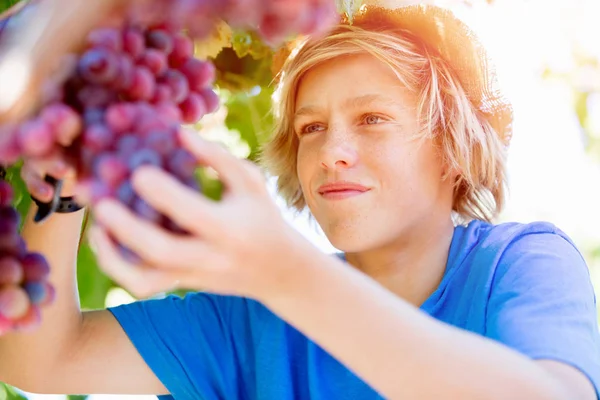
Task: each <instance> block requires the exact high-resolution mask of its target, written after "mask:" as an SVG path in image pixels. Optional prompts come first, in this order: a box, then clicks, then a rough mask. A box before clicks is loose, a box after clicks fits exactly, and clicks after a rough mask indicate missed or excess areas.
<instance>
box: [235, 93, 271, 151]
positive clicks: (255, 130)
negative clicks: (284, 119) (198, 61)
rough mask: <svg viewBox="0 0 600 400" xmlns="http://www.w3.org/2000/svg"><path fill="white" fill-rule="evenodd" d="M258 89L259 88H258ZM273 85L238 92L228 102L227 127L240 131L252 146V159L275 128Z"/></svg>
mask: <svg viewBox="0 0 600 400" xmlns="http://www.w3.org/2000/svg"><path fill="white" fill-rule="evenodd" d="M257 90H258V89H257ZM272 96H273V88H272V87H265V86H263V87H260V92H259V93H257V94H254V93H252V92H250V93H248V92H244V93H237V94H234V95H232V96H231V97H230V98H229V100H228V101H227V103H226V107H227V109H228V113H227V117H226V118H225V124H226V125H227V128H229V129H231V130H236V131H238V132H240V135H241V137H242V139H243V140H244V141H246V142H247V143H248V145H249V146H250V156H249V157H248V158H249V159H250V160H256V156H257V155H258V151H259V150H260V146H261V145H262V144H263V143H264V142H265V141H266V140H267V139H268V138H269V136H270V134H271V131H272V129H273V116H272V113H271V104H272V103H271V97H272Z"/></svg>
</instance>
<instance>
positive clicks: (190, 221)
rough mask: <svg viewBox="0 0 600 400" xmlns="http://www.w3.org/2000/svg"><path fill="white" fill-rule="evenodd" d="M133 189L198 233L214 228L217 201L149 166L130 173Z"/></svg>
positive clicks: (158, 209)
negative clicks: (131, 174)
mask: <svg viewBox="0 0 600 400" xmlns="http://www.w3.org/2000/svg"><path fill="white" fill-rule="evenodd" d="M132 184H133V187H134V189H135V192H136V193H137V194H138V195H139V196H140V197H141V198H142V199H144V200H145V201H146V202H147V203H148V204H150V205H151V206H152V207H153V208H154V209H155V210H157V211H158V212H160V213H162V214H163V215H165V216H166V217H168V218H170V219H171V220H172V221H173V222H175V223H176V224H177V225H179V226H180V227H182V228H183V229H185V230H187V231H189V232H190V233H192V234H196V235H199V236H202V237H206V236H207V235H208V234H209V232H214V227H215V226H216V225H218V220H217V218H216V217H215V216H216V214H217V204H216V203H215V202H214V201H212V200H210V199H208V198H206V197H205V196H204V195H202V194H201V193H198V192H197V191H194V190H192V189H190V188H189V187H187V186H186V185H184V184H183V183H181V182H179V181H178V180H177V179H176V178H175V177H173V176H172V175H170V174H167V173H166V172H164V171H162V170H160V169H158V168H153V167H140V168H138V169H137V170H136V171H135V172H134V173H133V176H132Z"/></svg>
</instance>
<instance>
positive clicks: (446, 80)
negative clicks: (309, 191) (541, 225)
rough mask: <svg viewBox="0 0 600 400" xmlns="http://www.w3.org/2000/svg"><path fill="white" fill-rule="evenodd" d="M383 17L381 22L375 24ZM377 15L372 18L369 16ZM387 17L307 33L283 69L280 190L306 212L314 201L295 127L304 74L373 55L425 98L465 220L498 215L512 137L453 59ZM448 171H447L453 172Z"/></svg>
mask: <svg viewBox="0 0 600 400" xmlns="http://www.w3.org/2000/svg"><path fill="white" fill-rule="evenodd" d="M373 20H376V21H378V23H376V24H373V23H372V21H373ZM369 21H371V23H369ZM380 22H381V18H380V17H379V18H373V19H368V18H366V17H365V18H364V19H363V20H360V19H358V20H355V21H354V22H353V24H351V25H350V24H348V23H342V24H340V25H339V26H337V27H336V28H335V29H333V30H332V31H331V32H330V33H329V34H328V35H327V36H326V37H322V38H318V39H313V40H307V41H306V42H304V43H302V44H301V47H299V48H298V51H297V53H296V54H295V55H293V56H290V57H288V59H287V60H286V62H285V64H284V65H283V68H282V70H281V72H280V82H279V87H278V90H277V94H278V96H279V99H278V101H277V102H276V104H275V109H274V113H275V117H276V125H275V129H274V135H273V138H272V139H271V140H270V141H269V142H268V143H266V145H265V147H264V148H263V152H262V156H261V162H262V164H263V165H264V166H265V167H266V168H267V170H268V172H270V173H271V174H272V175H274V176H276V177H277V189H278V192H279V194H280V195H281V196H282V197H283V198H284V199H285V201H286V202H287V204H288V205H289V206H290V207H292V208H295V209H296V210H298V211H302V210H304V208H305V207H306V202H305V199H304V196H303V193H302V190H301V187H300V182H299V180H298V176H297V172H296V163H297V151H298V138H297V136H296V135H295V134H294V128H293V120H292V118H293V115H294V112H295V107H296V104H295V97H296V93H297V90H298V87H299V84H300V81H301V79H302V77H303V76H304V75H305V74H306V73H307V72H308V71H309V70H310V69H311V68H313V67H315V66H317V65H320V64H322V63H324V62H326V61H328V60H332V59H334V58H338V57H343V56H350V55H359V54H370V55H371V56H373V57H376V58H377V59H378V60H380V61H381V62H383V63H385V64H386V65H388V66H389V67H390V68H391V69H392V70H393V71H394V73H395V74H396V76H397V77H398V80H399V81H400V82H401V83H402V84H403V85H404V86H405V87H406V88H407V89H408V90H409V91H410V92H411V93H414V94H415V95H416V97H417V99H418V109H417V111H418V115H419V116H420V122H421V123H420V126H421V129H420V132H417V134H419V135H421V137H422V138H430V139H433V140H434V141H435V143H436V144H437V145H438V146H439V148H440V150H441V154H442V155H443V160H444V162H445V163H446V165H447V166H448V169H447V170H448V173H447V174H448V175H450V174H452V173H455V175H456V179H455V183H454V195H453V210H454V212H455V213H456V216H458V218H459V221H460V222H468V221H469V220H472V219H479V220H483V221H491V220H492V219H493V218H495V217H496V216H497V215H498V213H499V212H500V211H501V210H502V207H503V204H504V193H505V180H506V172H505V148H506V146H507V145H508V141H509V139H510V136H509V134H508V133H507V132H497V131H496V130H495V129H494V127H493V121H490V120H489V118H486V115H485V113H484V112H481V110H480V109H478V108H477V107H476V106H474V104H473V102H472V99H471V97H473V96H472V94H471V93H467V92H466V91H465V88H464V87H463V85H461V82H459V80H458V79H457V77H456V76H455V73H454V72H453V70H452V65H451V61H449V60H446V59H443V58H442V57H440V55H439V54H436V52H435V50H434V49H433V50H432V49H430V48H428V46H426V45H424V43H423V42H422V41H421V38H420V37H419V36H416V35H414V34H413V33H411V32H408V31H405V30H403V29H399V28H398V27H397V25H395V24H382V23H380ZM445 178H447V176H446V177H445Z"/></svg>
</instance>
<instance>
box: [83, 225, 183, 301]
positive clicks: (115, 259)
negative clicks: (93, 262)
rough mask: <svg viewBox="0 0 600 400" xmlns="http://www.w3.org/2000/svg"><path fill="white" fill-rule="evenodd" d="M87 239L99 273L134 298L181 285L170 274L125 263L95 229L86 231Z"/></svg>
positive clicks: (106, 237) (106, 239)
mask: <svg viewBox="0 0 600 400" xmlns="http://www.w3.org/2000/svg"><path fill="white" fill-rule="evenodd" d="M88 239H89V240H90V245H91V246H92V248H93V249H94V251H95V253H96V259H97V260H98V265H99V266H100V268H101V269H102V271H103V272H104V273H106V275H108V276H109V277H110V278H112V279H113V280H114V281H116V282H117V283H118V284H119V285H121V286H122V287H124V288H125V289H127V290H128V291H129V292H131V293H132V294H133V295H134V296H136V297H138V298H143V297H148V296H150V295H153V294H156V293H159V292H162V291H168V290H172V289H175V287H177V286H178V284H179V282H180V281H181V279H180V277H178V276H177V275H176V273H175V272H174V271H170V270H161V269H155V268H150V267H147V266H144V265H135V264H132V263H129V262H127V261H126V260H125V259H124V258H123V257H122V255H121V253H120V252H119V250H118V249H117V246H115V244H114V243H113V241H112V240H111V239H110V237H109V236H108V234H107V232H106V231H105V230H103V229H102V228H100V227H98V226H94V227H92V228H91V229H90V230H89V232H88Z"/></svg>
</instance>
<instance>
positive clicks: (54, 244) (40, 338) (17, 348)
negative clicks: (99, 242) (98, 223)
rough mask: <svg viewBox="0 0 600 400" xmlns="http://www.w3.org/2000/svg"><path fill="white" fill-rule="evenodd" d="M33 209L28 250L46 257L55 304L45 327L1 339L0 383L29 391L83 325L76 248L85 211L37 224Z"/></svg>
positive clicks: (48, 308)
mask: <svg viewBox="0 0 600 400" xmlns="http://www.w3.org/2000/svg"><path fill="white" fill-rule="evenodd" d="M36 209H37V207H36V206H35V205H34V204H32V207H31V209H30V213H29V215H28V217H27V220H26V222H25V224H24V227H23V231H22V235H23V238H24V239H25V241H26V243H27V247H28V250H29V251H34V252H39V253H42V254H43V255H44V256H45V257H46V259H47V260H48V262H49V264H50V267H51V273H50V281H51V283H52V285H53V286H54V288H55V289H56V293H57V295H56V300H55V302H54V303H53V304H52V305H50V306H46V307H44V308H42V324H41V326H40V327H39V328H38V329H37V330H35V331H34V332H33V333H27V334H19V333H10V334H7V335H6V336H4V337H1V338H0V354H1V356H0V381H5V382H8V383H11V384H13V385H15V386H19V387H22V388H26V387H27V386H29V385H31V384H33V383H32V382H30V381H31V380H35V379H36V378H35V376H36V375H37V374H43V373H44V371H47V370H48V368H52V365H51V364H52V363H53V361H54V360H55V359H56V357H55V356H54V355H55V354H60V351H61V344H62V343H68V341H69V340H71V338H72V337H74V336H73V335H75V333H76V332H77V331H78V328H80V326H81V313H80V309H79V297H78V292H77V283H76V262H77V248H78V243H79V238H80V231H81V226H82V221H83V216H84V211H83V210H80V211H78V212H75V213H71V214H54V215H52V216H50V217H49V218H48V219H47V220H46V221H44V222H43V223H42V224H34V223H33V221H32V219H33V214H34V213H35V211H36Z"/></svg>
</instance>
